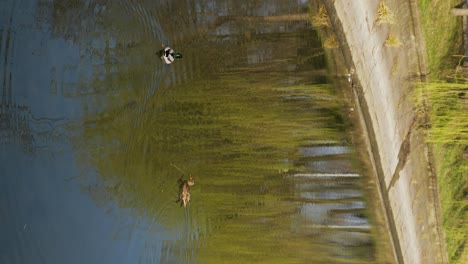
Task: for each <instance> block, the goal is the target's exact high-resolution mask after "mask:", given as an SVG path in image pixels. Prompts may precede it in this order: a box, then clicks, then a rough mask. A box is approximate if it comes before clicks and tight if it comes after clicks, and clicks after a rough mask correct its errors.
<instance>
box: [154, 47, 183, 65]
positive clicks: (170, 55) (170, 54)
mask: <svg viewBox="0 0 468 264" xmlns="http://www.w3.org/2000/svg"><path fill="white" fill-rule="evenodd" d="M159 56H160V57H161V61H162V62H163V63H165V64H171V63H173V62H174V60H175V59H180V58H182V54H180V53H176V52H175V51H174V50H173V49H171V48H170V47H164V45H163V49H162V50H160V51H159Z"/></svg>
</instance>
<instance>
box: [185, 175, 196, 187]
mask: <svg viewBox="0 0 468 264" xmlns="http://www.w3.org/2000/svg"><path fill="white" fill-rule="evenodd" d="M187 184H188V185H189V186H193V185H195V180H194V179H193V177H192V175H190V176H189V178H188V181H187Z"/></svg>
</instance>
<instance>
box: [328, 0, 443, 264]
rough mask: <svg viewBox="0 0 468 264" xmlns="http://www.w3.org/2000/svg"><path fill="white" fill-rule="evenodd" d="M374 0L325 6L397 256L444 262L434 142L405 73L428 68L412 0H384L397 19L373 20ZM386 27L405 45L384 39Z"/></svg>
mask: <svg viewBox="0 0 468 264" xmlns="http://www.w3.org/2000/svg"><path fill="white" fill-rule="evenodd" d="M379 2H380V1H376V0H359V1H356V0H339V1H328V0H325V1H323V3H324V4H325V6H326V7H327V9H328V11H329V13H330V17H331V20H332V24H333V26H334V28H335V31H336V33H337V36H338V39H339V41H340V42H341V44H345V45H342V48H343V49H344V51H345V52H344V53H347V54H348V55H345V57H346V58H347V59H346V64H347V65H348V67H349V68H352V67H354V68H355V74H353V76H352V78H353V81H354V82H353V83H354V84H355V85H354V88H355V93H356V96H357V99H358V102H359V104H360V106H361V109H362V114H363V117H364V120H365V125H366V127H367V130H368V134H369V138H370V145H371V151H372V155H373V157H374V163H375V169H376V172H377V175H378V178H379V186H380V194H381V197H382V200H383V203H384V206H385V212H386V214H387V215H386V217H387V220H388V222H389V229H390V233H391V237H392V240H393V245H394V251H395V252H394V253H395V256H396V257H395V258H396V262H398V263H425V264H426V263H427V264H429V263H447V262H448V261H447V256H446V252H445V242H444V241H445V238H444V236H443V233H442V231H441V222H440V213H439V212H440V205H439V202H438V195H437V181H436V175H435V174H434V173H433V168H432V166H431V164H432V162H431V159H432V157H431V150H430V148H429V147H428V146H427V145H426V144H425V143H424V141H423V138H422V135H423V133H422V132H423V131H422V130H420V129H418V127H419V124H420V123H419V116H418V115H417V113H416V111H415V108H414V105H413V100H412V96H413V95H412V86H411V81H410V80H418V79H419V80H421V78H423V76H424V75H425V73H426V67H427V66H426V62H425V48H424V42H423V39H422V37H421V30H420V22H419V14H418V8H417V1H416V0H387V1H386V3H387V5H388V7H389V8H390V10H392V11H393V13H394V14H395V17H396V22H397V23H396V24H393V25H378V24H377V23H376V22H375V21H376V13H377V7H378V4H379ZM389 34H393V35H395V36H397V37H398V38H399V40H400V41H401V43H402V45H401V46H399V47H387V46H385V45H384V43H385V40H386V39H387V37H388V35H389Z"/></svg>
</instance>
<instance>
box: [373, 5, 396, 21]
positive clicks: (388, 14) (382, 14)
mask: <svg viewBox="0 0 468 264" xmlns="http://www.w3.org/2000/svg"><path fill="white" fill-rule="evenodd" d="M376 22H377V25H382V24H395V15H394V14H393V12H392V11H391V10H390V8H388V6H387V5H386V4H385V2H384V1H382V2H380V4H379V7H378V8H377V15H376Z"/></svg>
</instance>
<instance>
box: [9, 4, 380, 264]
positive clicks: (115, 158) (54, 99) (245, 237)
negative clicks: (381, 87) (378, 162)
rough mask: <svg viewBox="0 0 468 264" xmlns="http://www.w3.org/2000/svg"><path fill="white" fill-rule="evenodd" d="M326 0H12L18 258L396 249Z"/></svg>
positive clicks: (12, 168)
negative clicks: (333, 53) (322, 22)
mask: <svg viewBox="0 0 468 264" xmlns="http://www.w3.org/2000/svg"><path fill="white" fill-rule="evenodd" d="M312 2H314V1H312ZM308 10H309V2H308V1H304V0H297V1H288V0H276V1H266V0H264V1H261V0H250V1H243V2H240V1H234V0H212V1H209V0H196V1H172V0H171V1H154V0H152V1H143V0H142V1H117V0H116V1H104V0H88V1H77V0H56V1H47V0H21V1H18V0H3V1H0V12H1V15H0V81H1V85H2V86H1V87H2V88H1V91H2V94H1V102H0V106H1V108H0V234H2V235H1V237H2V239H0V262H1V263H251V262H260V263H376V262H379V261H380V258H379V257H378V256H377V255H378V254H379V247H378V246H377V245H378V244H379V243H380V242H379V240H381V238H379V239H377V238H376V235H375V234H378V233H379V232H377V231H376V228H377V227H376V226H375V225H373V224H372V223H373V222H372V220H371V219H373V216H372V214H373V213H372V212H374V211H375V210H372V208H369V206H368V202H367V201H368V200H369V198H368V191H367V190H366V186H367V185H366V183H365V182H366V181H365V180H364V178H366V177H365V175H363V174H362V172H363V171H364V170H363V169H362V168H361V164H363V161H360V160H359V159H358V158H357V156H359V155H356V151H357V148H356V147H355V146H354V145H353V144H351V143H352V142H353V141H352V140H351V134H352V131H351V129H350V126H349V121H347V112H346V111H345V107H344V105H345V102H344V98H343V92H342V91H341V90H343V89H345V88H346V85H347V84H346V82H344V81H343V80H344V78H343V80H337V79H334V77H332V74H330V72H331V71H334V70H336V69H331V68H332V67H333V65H332V64H331V63H330V61H329V58H328V57H327V56H326V52H325V50H324V49H323V47H322V41H321V38H320V34H319V32H318V31H317V30H316V29H314V28H313V27H312V26H311V24H310V22H309V14H308V12H309V11H308ZM162 45H170V46H171V47H172V48H174V49H175V50H176V51H177V52H180V53H182V54H183V58H182V59H180V60H176V61H175V62H174V63H173V64H172V65H164V64H163V63H162V62H161V61H160V59H159V58H158V56H157V55H156V53H157V52H158V51H159V50H160V49H161V47H162ZM333 76H334V75H333ZM340 84H342V85H340ZM188 175H192V176H193V178H194V179H195V185H194V186H193V187H192V188H191V201H190V204H189V206H187V208H184V207H179V205H178V204H176V203H175V201H176V200H177V191H178V184H177V180H178V179H179V178H180V177H184V178H187V177H188ZM378 228H382V227H378Z"/></svg>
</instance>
